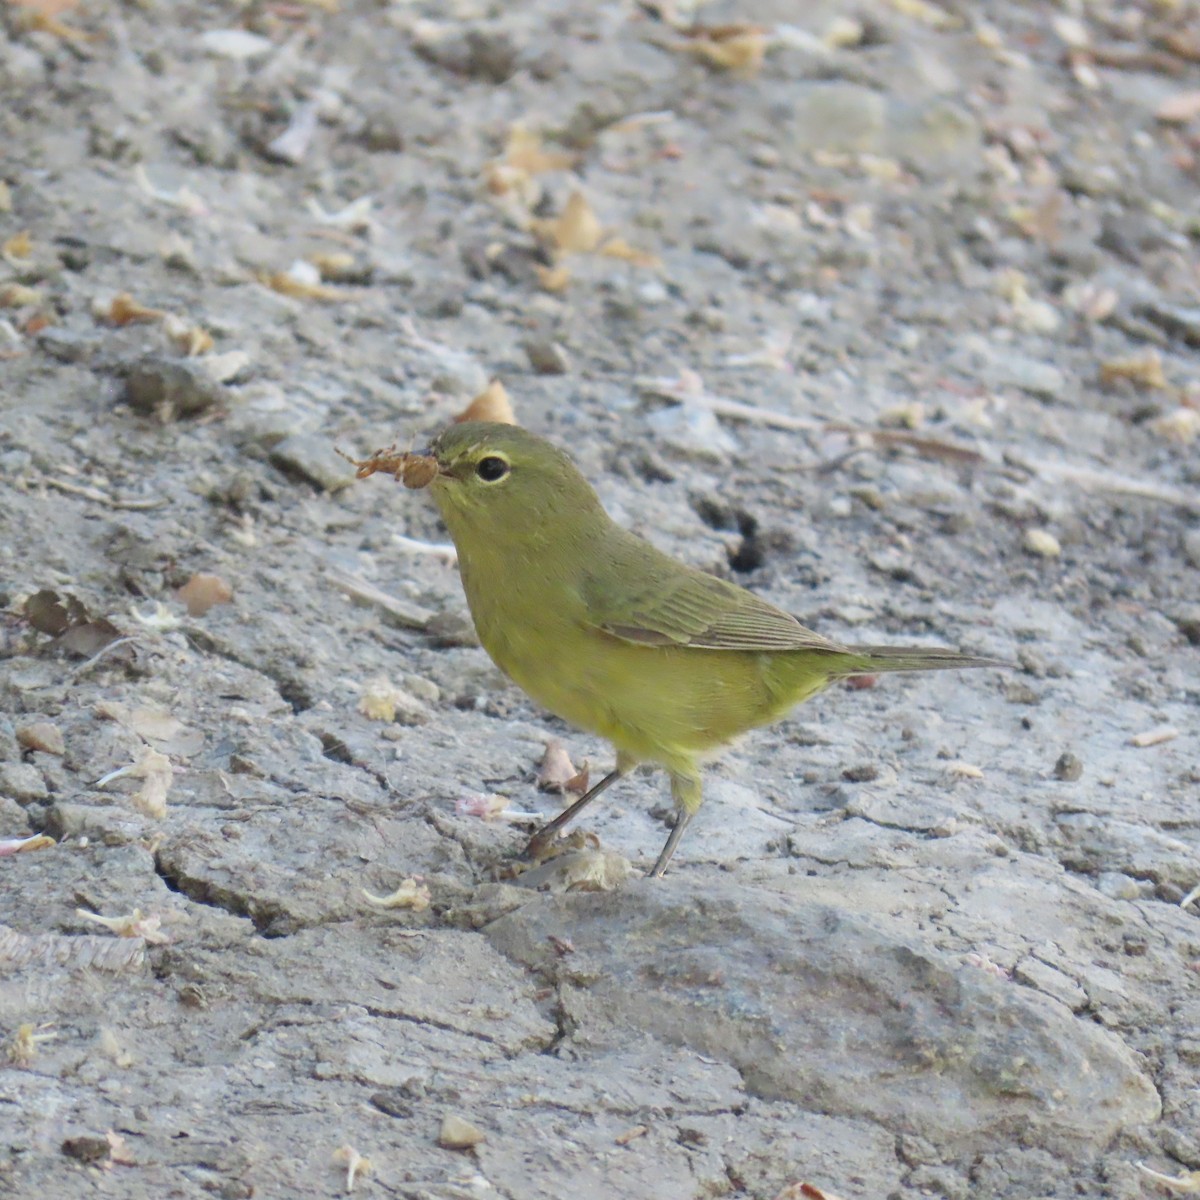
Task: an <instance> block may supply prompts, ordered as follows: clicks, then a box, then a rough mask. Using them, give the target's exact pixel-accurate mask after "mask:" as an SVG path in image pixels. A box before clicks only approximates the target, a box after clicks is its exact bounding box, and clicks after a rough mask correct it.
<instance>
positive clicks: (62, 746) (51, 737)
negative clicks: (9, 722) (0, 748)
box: [16, 721, 67, 757]
mask: <svg viewBox="0 0 1200 1200" xmlns="http://www.w3.org/2000/svg"><path fill="white" fill-rule="evenodd" d="M16 732H17V741H18V742H20V743H21V745H22V746H24V747H25V749H26V750H41V751H43V752H44V753H46V754H57V755H59V756H60V757H61V756H62V755H63V754H65V753H66V750H67V746H66V742H64V741H63V735H62V730H61V729H59V727H58V726H57V725H55V724H54V723H53V722H52V721H33V722H31V723H30V724H28V725H20V726H18V727H17V731H16Z"/></svg>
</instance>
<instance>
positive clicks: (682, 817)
mask: <svg viewBox="0 0 1200 1200" xmlns="http://www.w3.org/2000/svg"><path fill="white" fill-rule="evenodd" d="M671 796H672V798H673V799H674V801H675V824H674V826H673V827H672V829H671V832H670V834H669V835H668V836H667V844H666V845H665V846H664V847H663V848H662V853H661V854H660V855H659V856H658V861H657V862H656V863H655V864H654V866H653V867H652V868H651V869H650V875H649V878H651V879H661V878H662V874H663V872H664V871H665V870H666V869H667V863H669V862H670V861H671V855H672V854H674V853H675V847H676V846H678V845H679V839H680V838H681V837H683V831H684V830H685V829H686V828H687V827H688V824H689V823H690V822H691V819H692V818H693V817H694V816H695V815H696V810H697V809H698V808H699V807H700V801H701V799H702V798H703V797H702V795H701V791H700V776H699V775H676V774H675V773H674V772H672V773H671Z"/></svg>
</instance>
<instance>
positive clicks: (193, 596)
mask: <svg viewBox="0 0 1200 1200" xmlns="http://www.w3.org/2000/svg"><path fill="white" fill-rule="evenodd" d="M175 596H176V599H178V600H182V601H183V603H184V604H185V605H186V606H187V610H188V616H189V617H202V616H204V614H205V613H206V612H208V610H209V609H210V608H215V607H216V606H217V605H218V604H228V603H229V602H230V601H231V600H232V599H233V588H231V587H230V586H229V584H227V583H226V582H225V580H224V579H222V578H221V576H220V575H206V574H204V573H203V572H199V573H198V574H196V575H193V576H192V577H191V579H189V580H188V581H187V583H185V584H184V585H183V587H181V588H180V589H179V590H178V591H177V592H176V593H175Z"/></svg>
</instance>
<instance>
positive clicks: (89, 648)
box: [22, 588, 122, 658]
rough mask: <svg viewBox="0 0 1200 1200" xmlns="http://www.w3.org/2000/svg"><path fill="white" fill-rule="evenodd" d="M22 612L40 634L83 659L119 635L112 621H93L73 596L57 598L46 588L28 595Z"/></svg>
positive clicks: (102, 619) (95, 619) (103, 619)
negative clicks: (46, 635)
mask: <svg viewBox="0 0 1200 1200" xmlns="http://www.w3.org/2000/svg"><path fill="white" fill-rule="evenodd" d="M22 612H23V614H24V616H25V619H26V620H27V621H28V622H29V624H30V625H32V626H33V628H34V629H36V630H37V631H38V632H39V633H48V634H50V635H51V636H54V637H57V638H58V644H59V646H61V647H62V648H63V649H64V650H66V651H68V652H69V653H71V654H77V655H79V656H80V657H82V658H90V657H91V656H92V655H93V654H97V653H98V652H99V651H101V650H103V649H104V648H105V646H108V645H111V644H112V643H113V642H115V641H117V640H118V639H119V638H120V637H121V636H122V634H121V631H120V630H119V629H118V628H117V627H116V626H115V625H114V624H113V623H112V622H111V621H108V620H105V618H103V617H96V618H93V617H92V616H91V615H90V614H89V613H88V610H87V608H86V607H85V606H84V605H83V604H82V603H81V602H80V601H79V600H77V599H76V598H75V597H74V596H69V595H68V596H65V597H60V596H59V594H58V593H57V592H55V591H51V590H50V589H49V588H44V589H43V590H42V591H40V592H35V593H34V594H33V595H32V596H30V597H29V598H28V599H27V600H26V601H25V604H24V606H23V608H22Z"/></svg>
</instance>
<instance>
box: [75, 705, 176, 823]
mask: <svg viewBox="0 0 1200 1200" xmlns="http://www.w3.org/2000/svg"><path fill="white" fill-rule="evenodd" d="M173 719H174V718H172V720H173ZM176 724H179V723H178V722H176ZM179 727H180V728H181V729H182V725H180V726H179ZM125 776H129V777H130V778H133V779H141V780H142V786H141V787H140V788H138V790H137V791H136V792H134V794H133V797H132V800H133V806H134V808H136V809H137V810H138V811H139V812H141V813H144V814H145V815H146V816H148V817H153V818H155V820H162V818H163V817H165V816H166V815H167V793H168V792H169V791H170V790H171V784H172V782H174V779H175V768H174V767H172V766H171V760H170V759H169V758H168V757H167V756H166V755H165V754H162V753H161V752H160V751H158V750H152V749H151V748H150V747H149V746H146V747H145V748H144V749H143V751H142V756H141V758H139V759H138V761H137V762H135V763H131V764H130V765H129V766H127V767H118V768H117V769H116V770H115V771H109V773H108V774H107V775H104V776H102V777H101V778H100V779H98V780H97V781H96V786H97V787H98V788H99V787H104V786H105V785H106V784H109V783H112V781H113V780H114V779H122V778H124V777H125Z"/></svg>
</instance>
